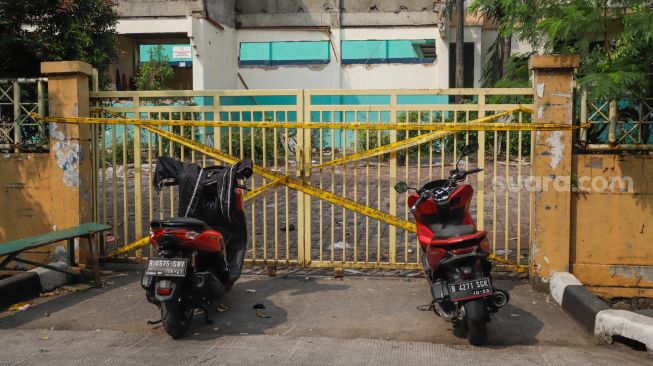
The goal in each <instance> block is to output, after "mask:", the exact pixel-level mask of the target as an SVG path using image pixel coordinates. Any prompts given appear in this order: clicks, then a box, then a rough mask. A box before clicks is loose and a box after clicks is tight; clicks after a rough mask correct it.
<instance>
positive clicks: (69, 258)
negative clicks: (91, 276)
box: [66, 238, 77, 283]
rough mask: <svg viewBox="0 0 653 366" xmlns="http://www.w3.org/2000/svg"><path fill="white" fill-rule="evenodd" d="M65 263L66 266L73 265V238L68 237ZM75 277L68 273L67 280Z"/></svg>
mask: <svg viewBox="0 0 653 366" xmlns="http://www.w3.org/2000/svg"><path fill="white" fill-rule="evenodd" d="M66 264H68V268H70V267H74V266H75V238H70V239H68V249H67V250H66ZM76 279H77V278H76V277H75V276H72V275H68V282H69V283H70V282H73V281H75V280H76Z"/></svg>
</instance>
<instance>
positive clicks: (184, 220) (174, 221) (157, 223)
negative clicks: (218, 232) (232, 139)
mask: <svg viewBox="0 0 653 366" xmlns="http://www.w3.org/2000/svg"><path fill="white" fill-rule="evenodd" d="M150 227H152V228H171V229H172V228H186V229H190V230H194V231H197V232H198V233H201V232H202V231H204V230H209V229H210V228H209V226H208V225H207V224H206V223H205V222H204V221H202V220H198V219H194V218H192V217H173V218H170V219H163V220H152V221H151V222H150Z"/></svg>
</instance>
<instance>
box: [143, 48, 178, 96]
mask: <svg viewBox="0 0 653 366" xmlns="http://www.w3.org/2000/svg"><path fill="white" fill-rule="evenodd" d="M168 61H169V60H168V56H166V55H165V54H164V51H163V46H162V45H158V46H156V47H152V48H151V49H150V61H149V62H147V63H145V64H142V65H140V66H139V67H138V71H137V73H136V87H137V88H138V90H164V89H166V88H167V85H168V82H170V80H171V79H172V77H173V74H174V70H173V69H172V67H171V66H170V64H169V63H168Z"/></svg>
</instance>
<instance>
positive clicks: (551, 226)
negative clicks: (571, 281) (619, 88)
mask: <svg viewBox="0 0 653 366" xmlns="http://www.w3.org/2000/svg"><path fill="white" fill-rule="evenodd" d="M578 65H579V58H578V56H576V55H570V56H559V55H543V56H533V57H531V59H530V62H529V68H530V69H531V70H532V71H533V87H534V106H535V108H534V109H535V112H534V114H533V122H554V123H562V124H571V123H572V119H573V106H574V85H575V84H574V83H575V81H574V69H576V68H578ZM533 133H535V134H536V135H535V139H534V142H535V147H534V148H535V151H534V161H533V162H532V172H531V174H532V176H533V177H532V180H531V183H532V187H531V188H532V189H535V201H534V205H535V207H534V223H533V224H534V226H535V230H534V233H533V240H532V242H531V247H530V258H531V263H530V264H531V266H530V268H531V281H532V283H533V284H535V285H537V284H542V283H544V282H546V281H547V280H548V278H549V276H550V275H551V273H552V272H557V271H569V248H570V224H571V221H570V214H571V184H570V183H571V174H572V170H571V157H572V133H571V131H569V130H568V131H548V132H544V131H537V132H533Z"/></svg>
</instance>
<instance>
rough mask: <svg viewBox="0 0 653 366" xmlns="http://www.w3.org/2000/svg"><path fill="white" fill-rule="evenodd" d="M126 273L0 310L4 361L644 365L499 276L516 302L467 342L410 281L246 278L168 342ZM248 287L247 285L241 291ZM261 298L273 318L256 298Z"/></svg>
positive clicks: (542, 298) (643, 358)
mask: <svg viewBox="0 0 653 366" xmlns="http://www.w3.org/2000/svg"><path fill="white" fill-rule="evenodd" d="M138 279H139V278H138V276H137V275H135V274H130V275H126V276H121V277H115V278H110V279H108V280H107V281H109V282H107V284H108V285H107V287H105V288H103V289H90V290H88V291H86V292H76V293H72V294H67V295H64V296H57V297H53V298H47V299H43V298H41V299H37V301H36V306H34V307H33V308H31V309H29V310H27V311H24V312H19V313H2V314H0V344H2V345H3V347H2V349H1V350H0V365H5V364H8V365H9V364H15V363H18V364H28V365H32V364H33V365H38V364H66V365H68V364H84V365H88V364H121V365H122V364H154V363H162V364H182V363H183V364H191V363H196V364H255V363H256V364H260V363H261V362H266V363H268V364H282V363H283V364H302V365H305V364H379V363H382V364H399V363H402V364H417V363H418V362H419V363H426V362H429V363H437V362H438V361H442V363H443V364H454V363H455V364H472V363H473V364H489V365H494V364H497V365H498V364H502V365H503V364H542V365H545V364H546V365H552V364H587V363H592V364H605V365H608V364H610V365H612V364H615V363H617V362H618V363H620V364H624V365H627V364H628V365H630V364H647V363H650V359H648V358H647V357H646V355H645V353H638V352H634V351H629V350H624V349H615V348H614V347H609V348H607V347H600V346H596V345H595V342H594V340H593V338H591V337H589V336H587V335H586V333H585V332H584V331H583V330H582V329H581V328H580V327H578V326H577V325H576V323H574V322H573V321H572V320H571V319H570V318H569V317H568V316H567V315H566V314H565V313H564V312H562V311H561V309H560V308H558V307H557V306H556V305H554V304H553V303H552V301H551V300H550V299H547V297H546V296H544V295H541V294H536V293H532V292H531V290H530V288H529V287H528V285H527V284H525V283H523V282H520V281H499V283H498V286H499V287H503V288H506V289H509V290H510V291H511V293H512V304H511V305H509V306H507V307H506V308H504V309H503V310H502V311H501V312H500V313H499V314H498V315H497V316H495V317H494V319H493V320H492V322H491V323H490V327H489V332H490V337H489V338H490V344H489V345H488V346H487V347H483V348H475V347H471V346H469V345H468V344H467V341H466V339H461V338H458V337H456V336H454V335H453V333H452V331H451V327H450V326H448V324H447V323H445V322H443V321H442V320H441V319H439V318H438V317H437V316H435V315H434V314H433V313H430V312H426V311H418V310H416V307H417V306H418V305H422V304H427V303H428V301H429V298H428V297H429V294H428V289H427V288H426V286H425V284H424V282H423V281H422V280H418V279H408V278H404V279H400V278H383V279H379V278H369V277H347V278H344V279H343V280H335V279H330V278H324V277H321V278H304V277H293V278H280V277H277V278H269V277H263V276H251V277H247V278H244V279H243V280H242V281H240V282H239V283H238V284H237V285H236V286H235V287H234V289H233V290H232V291H231V292H230V293H229V294H227V296H226V297H225V298H224V301H223V302H224V304H225V305H227V306H229V308H230V309H229V310H228V311H226V312H223V313H216V314H214V317H215V319H214V320H215V322H214V324H211V325H206V324H204V323H203V319H202V317H201V316H197V315H196V318H195V324H194V326H193V327H192V328H191V331H190V333H189V337H187V338H186V339H184V340H181V341H173V340H171V339H169V337H167V336H166V335H165V334H164V333H163V330H162V329H161V328H160V327H159V326H153V325H147V324H146V323H145V321H146V320H147V319H157V317H158V311H157V309H156V307H154V306H153V305H151V304H148V303H147V302H146V301H145V299H144V295H143V292H142V290H141V289H140V286H139V283H138ZM246 290H255V292H248V291H246ZM256 303H262V304H264V305H265V307H266V309H265V312H266V313H267V314H268V315H269V316H270V317H269V318H260V317H257V316H256V313H255V311H254V310H253V309H252V306H253V305H254V304H256Z"/></svg>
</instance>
